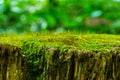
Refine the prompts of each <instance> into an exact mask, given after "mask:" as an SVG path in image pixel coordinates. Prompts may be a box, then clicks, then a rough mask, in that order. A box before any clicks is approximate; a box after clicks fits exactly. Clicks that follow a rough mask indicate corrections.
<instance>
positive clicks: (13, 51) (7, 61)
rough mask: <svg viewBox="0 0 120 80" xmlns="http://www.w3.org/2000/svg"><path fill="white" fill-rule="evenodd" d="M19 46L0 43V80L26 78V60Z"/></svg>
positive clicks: (20, 79)
mask: <svg viewBox="0 0 120 80" xmlns="http://www.w3.org/2000/svg"><path fill="white" fill-rule="evenodd" d="M22 55H23V52H22V50H21V49H20V48H18V47H15V46H10V45H8V44H3V43H0V80H27V74H26V73H27V72H26V60H25V58H24V57H23V56H22Z"/></svg>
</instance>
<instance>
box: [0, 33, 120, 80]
mask: <svg viewBox="0 0 120 80" xmlns="http://www.w3.org/2000/svg"><path fill="white" fill-rule="evenodd" d="M0 42H5V43H8V44H11V45H14V46H18V47H19V48H21V49H22V51H23V52H24V55H25V56H26V58H27V64H26V65H27V72H28V80H120V77H119V76H120V36H119V35H108V34H89V33H88V34H73V33H59V34H57V33H45V34H44V33H40V34H39V33H35V34H34V33H33V34H32V33H31V34H25V35H22V36H21V35H10V36H7V35H2V36H0ZM10 51H11V50H10ZM7 63H8V62H7ZM15 69H16V67H15Z"/></svg>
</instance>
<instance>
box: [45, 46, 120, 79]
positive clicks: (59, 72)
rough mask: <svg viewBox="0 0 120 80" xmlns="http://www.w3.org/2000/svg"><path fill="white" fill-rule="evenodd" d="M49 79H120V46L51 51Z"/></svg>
mask: <svg viewBox="0 0 120 80" xmlns="http://www.w3.org/2000/svg"><path fill="white" fill-rule="evenodd" d="M50 54H52V55H51V59H50V63H49V68H48V72H49V74H47V78H46V79H47V80H120V48H116V49H113V50H103V51H89V50H86V51H80V50H73V49H69V50H68V51H66V52H65V53H64V54H62V55H60V52H59V50H56V49H54V50H53V51H51V52H50Z"/></svg>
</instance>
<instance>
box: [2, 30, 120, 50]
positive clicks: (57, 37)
mask: <svg viewBox="0 0 120 80" xmlns="http://www.w3.org/2000/svg"><path fill="white" fill-rule="evenodd" d="M119 40H120V36H119V35H108V34H89V33H87V34H82V33H81V34H75V33H70V32H69V33H67V32H66V33H31V34H25V35H9V36H7V35H2V36H0V42H4V43H8V44H11V45H15V46H19V47H21V46H22V44H23V42H24V41H29V42H35V43H36V44H39V45H41V46H43V45H46V46H48V47H60V48H65V47H68V48H77V49H80V50H96V49H97V50H102V49H111V48H114V47H118V46H119V45H120V41H119Z"/></svg>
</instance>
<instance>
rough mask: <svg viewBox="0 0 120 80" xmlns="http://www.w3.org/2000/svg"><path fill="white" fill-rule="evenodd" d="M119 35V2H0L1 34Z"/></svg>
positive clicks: (111, 0)
mask: <svg viewBox="0 0 120 80" xmlns="http://www.w3.org/2000/svg"><path fill="white" fill-rule="evenodd" d="M68 30H69V31H75V32H95V33H109V34H119V33H120V0H0V34H2V33H4V32H6V33H8V34H10V33H20V34H21V33H24V32H41V31H55V32H64V31H68Z"/></svg>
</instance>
